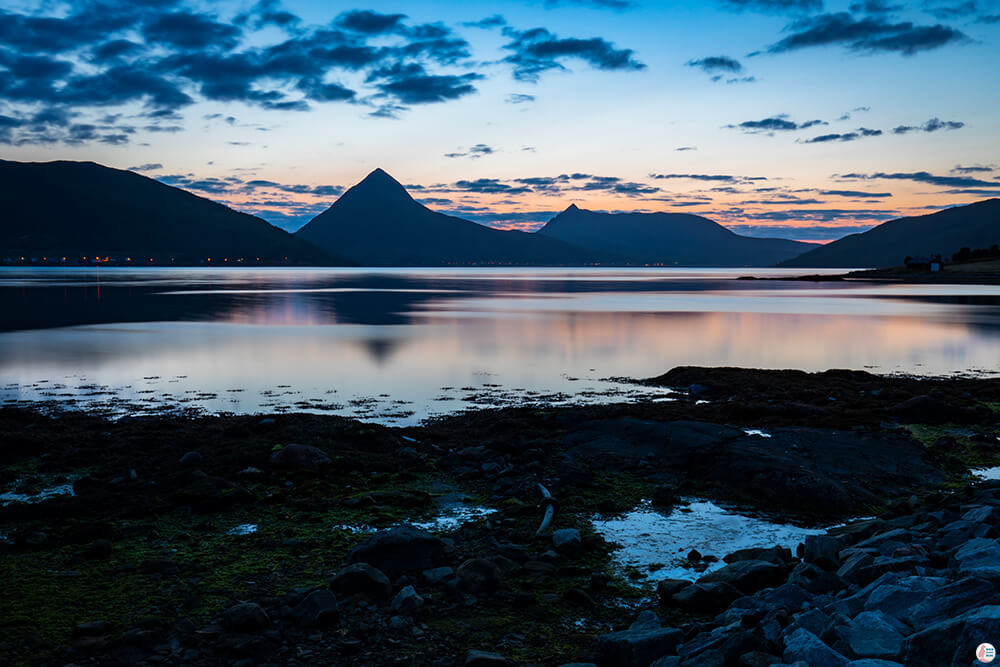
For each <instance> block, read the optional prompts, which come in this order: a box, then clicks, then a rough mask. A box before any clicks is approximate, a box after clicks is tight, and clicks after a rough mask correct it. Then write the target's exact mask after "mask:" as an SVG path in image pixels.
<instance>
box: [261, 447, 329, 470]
mask: <svg viewBox="0 0 1000 667" xmlns="http://www.w3.org/2000/svg"><path fill="white" fill-rule="evenodd" d="M271 464H272V465H276V466H282V467H287V468H306V469H309V470H316V469H318V468H321V467H323V466H325V465H329V464H330V457H329V456H327V454H326V452H324V451H323V450H322V449H319V448H318V447H313V446H312V445H285V446H284V447H282V448H281V449H279V450H278V451H276V452H274V453H273V454H271Z"/></svg>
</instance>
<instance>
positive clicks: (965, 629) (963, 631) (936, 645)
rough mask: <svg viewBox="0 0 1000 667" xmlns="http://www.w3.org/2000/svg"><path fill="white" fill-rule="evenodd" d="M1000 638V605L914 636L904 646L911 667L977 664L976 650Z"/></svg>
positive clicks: (907, 661)
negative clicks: (991, 639) (991, 638)
mask: <svg viewBox="0 0 1000 667" xmlns="http://www.w3.org/2000/svg"><path fill="white" fill-rule="evenodd" d="M990 637H993V638H995V637H1000V606H987V607H981V608H979V609H975V610H973V611H970V612H966V613H965V614H962V615H961V616H958V617H957V618H955V619H949V620H947V621H942V622H941V623H936V624H934V625H932V626H930V627H929V628H925V629H923V630H921V631H919V632H917V633H915V634H913V635H911V636H910V637H909V638H908V639H907V640H906V641H905V642H904V644H903V660H902V662H903V664H905V665H907V666H908V667H924V666H926V667H932V666H937V665H968V664H975V663H974V661H975V655H976V653H975V651H976V647H977V646H978V645H979V644H980V643H981V642H983V641H989V639H988V638H990Z"/></svg>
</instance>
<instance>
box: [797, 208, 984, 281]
mask: <svg viewBox="0 0 1000 667" xmlns="http://www.w3.org/2000/svg"><path fill="white" fill-rule="evenodd" d="M998 242H1000V199H987V200H984V201H981V202H976V203H974V204H968V205H967V206H956V207H954V208H947V209H944V210H943V211H938V212H937V213H931V214H929V215H919V216H914V217H910V218H899V219H897V220H890V221H888V222H884V223H882V224H881V225H879V226H878V227H875V228H873V229H869V230H868V231H867V232H863V233H861V234H851V235H849V236H845V237H844V238H842V239H839V240H837V241H833V242H832V243H828V244H827V245H825V246H820V247H819V248H816V249H815V250H810V251H809V252H807V253H805V254H803V255H799V256H798V257H795V258H794V259H790V260H788V261H786V262H784V263H783V264H782V266H788V267H815V268H822V267H843V268H869V267H871V268H883V267H890V266H899V265H901V264H903V261H904V260H905V259H906V257H907V256H910V257H921V256H928V255H941V256H942V257H944V258H946V259H947V258H948V257H950V256H951V255H953V254H954V253H956V252H958V251H959V250H960V249H961V248H963V247H966V248H985V247H989V246H990V245H992V244H994V243H998Z"/></svg>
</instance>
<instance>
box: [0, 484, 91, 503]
mask: <svg viewBox="0 0 1000 667" xmlns="http://www.w3.org/2000/svg"><path fill="white" fill-rule="evenodd" d="M72 495H73V485H72V484H57V485H56V486H50V487H49V488H47V489H41V490H39V491H34V492H27V493H20V492H17V491H7V492H5V493H0V505H10V504H11V503H40V502H42V501H43V500H48V499H49V498H54V497H55V496H72Z"/></svg>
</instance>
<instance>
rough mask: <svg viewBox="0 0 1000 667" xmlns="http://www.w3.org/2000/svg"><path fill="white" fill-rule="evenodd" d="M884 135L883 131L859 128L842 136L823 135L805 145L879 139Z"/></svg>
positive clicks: (807, 140)
mask: <svg viewBox="0 0 1000 667" xmlns="http://www.w3.org/2000/svg"><path fill="white" fill-rule="evenodd" d="M881 135H882V130H871V129H869V128H867V127H859V128H858V129H857V131H855V132H845V133H841V134H821V135H819V136H818V137H813V138H812V139H806V140H805V141H803V142H802V143H804V144H822V143H828V142H831V141H855V140H857V139H862V138H864V137H878V136H881Z"/></svg>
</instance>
